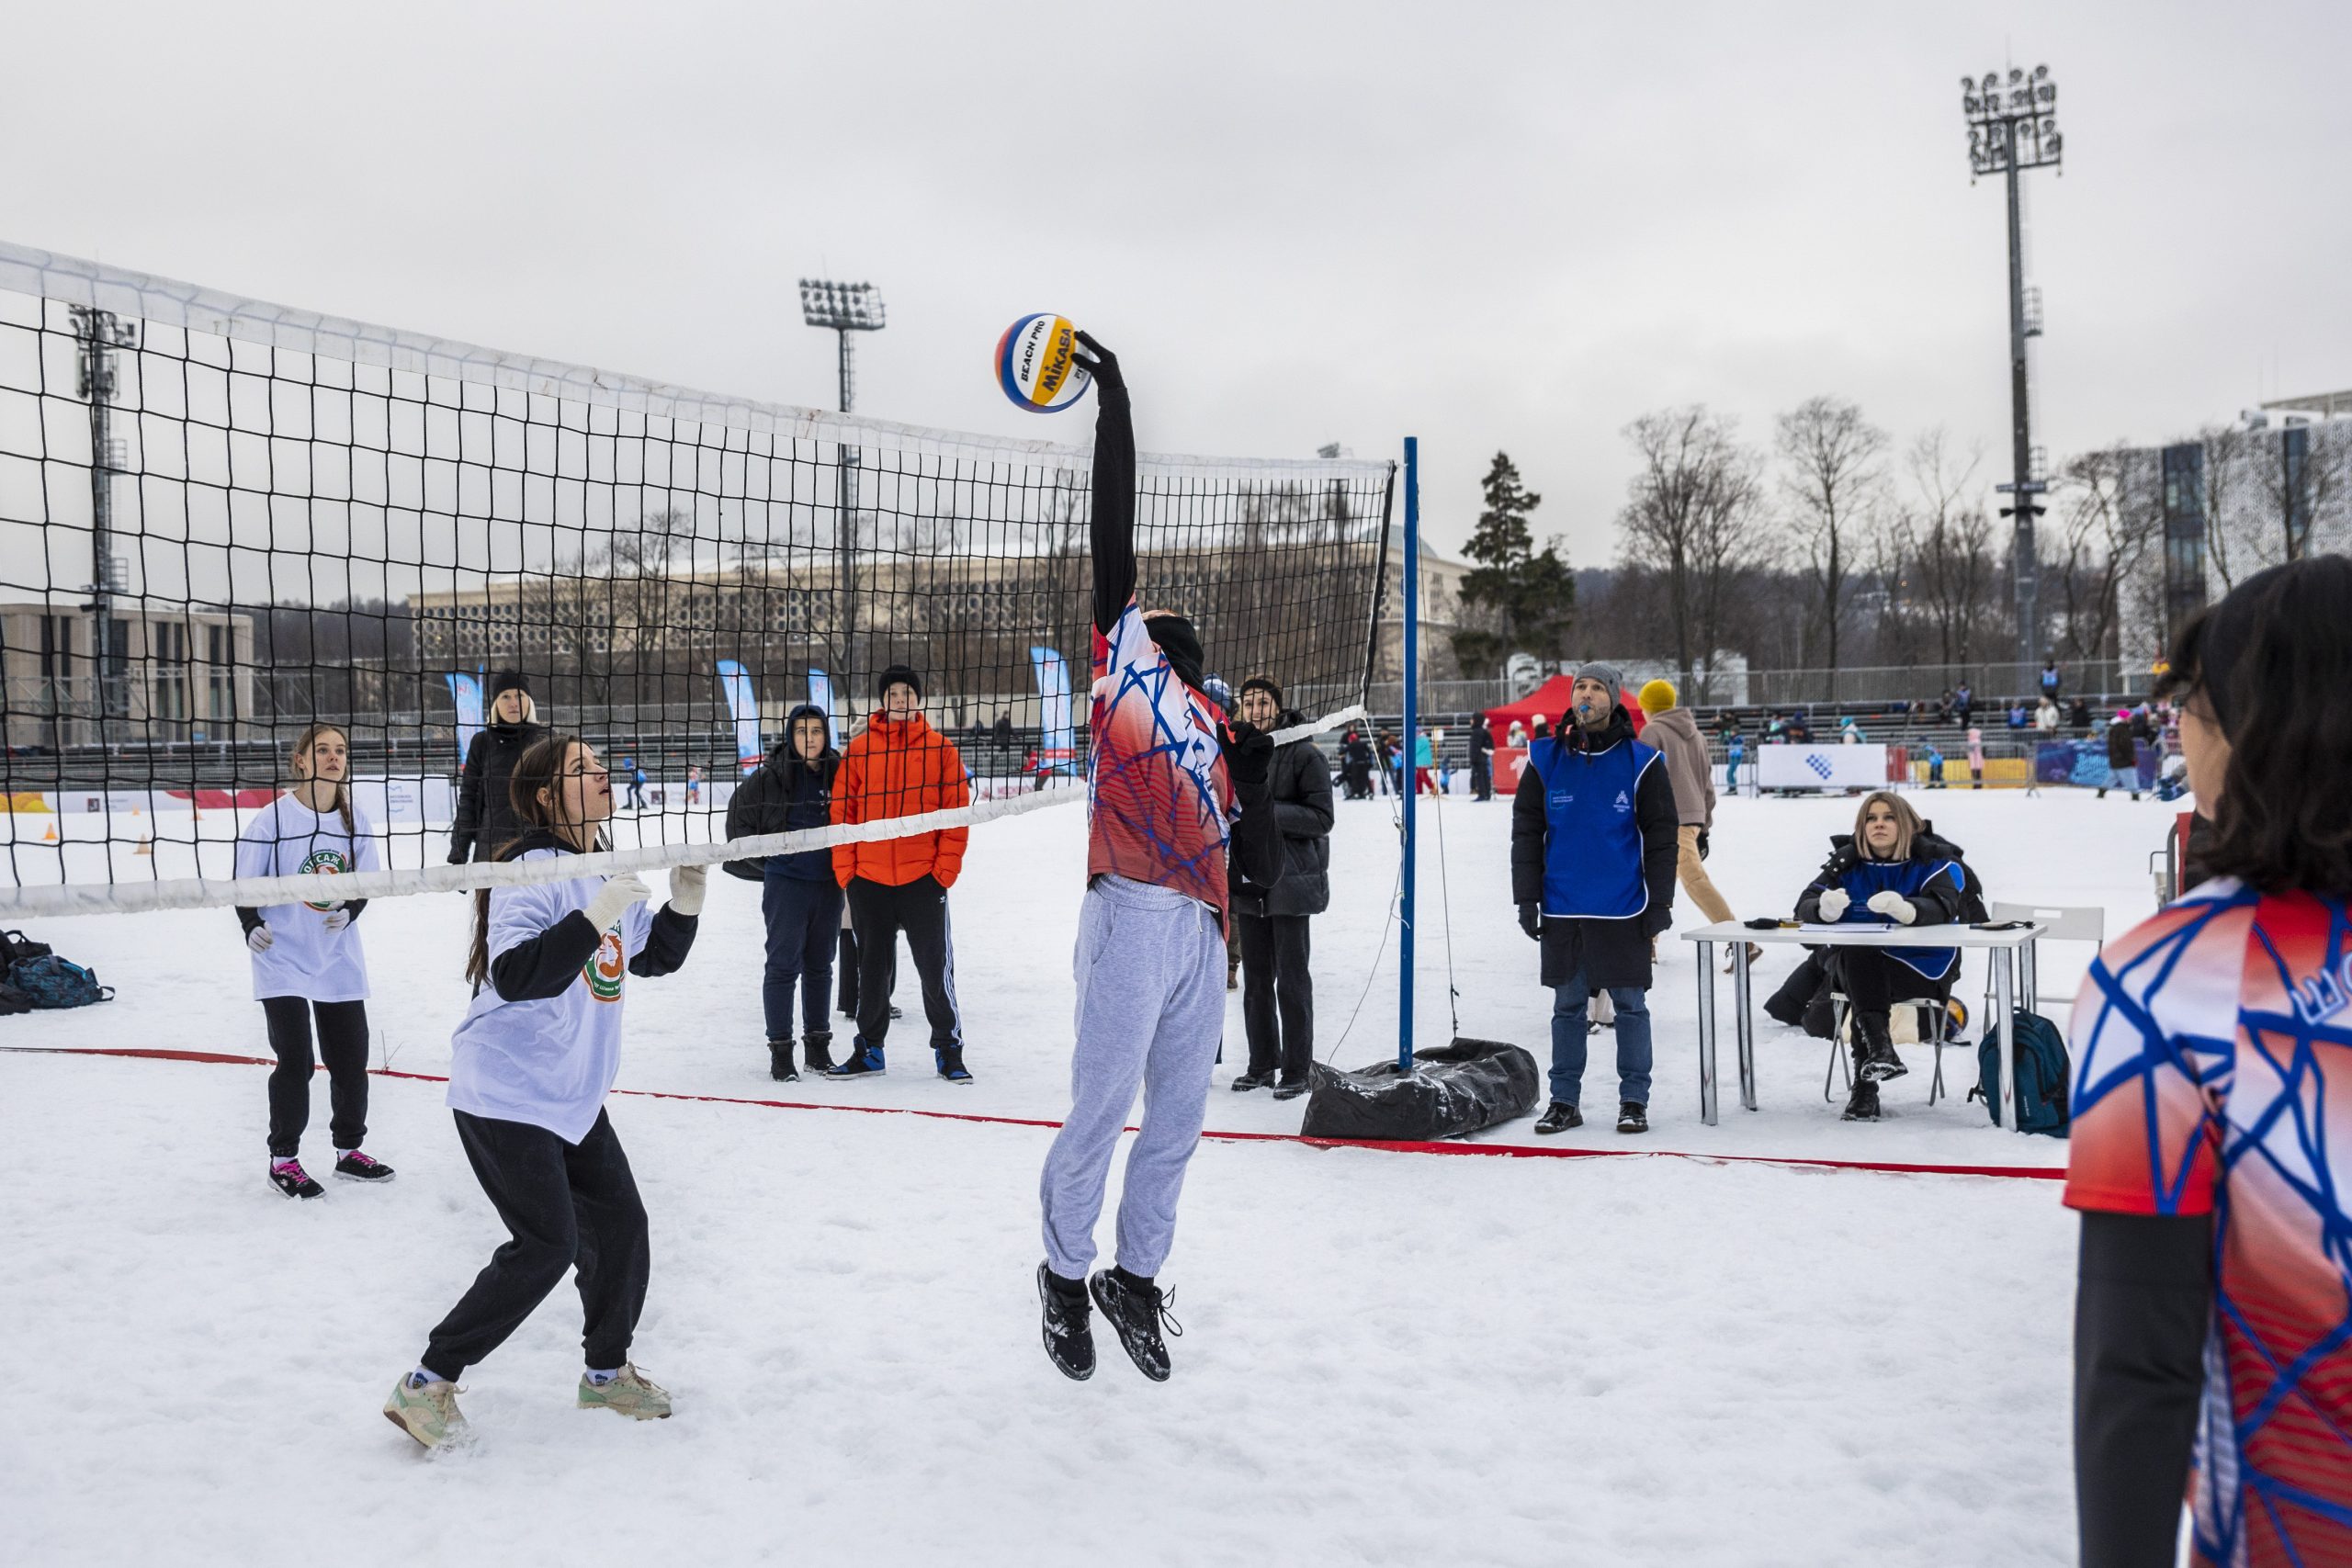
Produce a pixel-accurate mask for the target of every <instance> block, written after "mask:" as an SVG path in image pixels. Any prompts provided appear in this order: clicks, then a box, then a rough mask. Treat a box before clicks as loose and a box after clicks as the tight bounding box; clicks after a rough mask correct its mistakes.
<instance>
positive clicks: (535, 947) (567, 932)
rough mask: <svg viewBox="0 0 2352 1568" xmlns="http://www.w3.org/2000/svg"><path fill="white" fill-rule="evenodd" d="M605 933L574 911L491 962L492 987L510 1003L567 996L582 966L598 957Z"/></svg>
mask: <svg viewBox="0 0 2352 1568" xmlns="http://www.w3.org/2000/svg"><path fill="white" fill-rule="evenodd" d="M604 940H605V938H604V933H603V932H601V931H598V930H597V929H596V928H595V927H594V926H592V925H590V924H589V923H588V917H587V916H586V915H583V914H582V913H581V912H580V911H579V910H577V909H574V910H572V911H571V913H570V914H568V915H566V916H564V917H563V919H560V920H558V921H557V922H556V923H555V924H553V925H551V926H549V927H548V929H547V930H545V931H541V932H540V933H539V934H538V935H537V936H535V937H531V938H528V939H526V940H525V941H522V942H516V943H515V945H514V946H512V947H510V948H508V949H507V950H506V951H505V952H503V953H500V954H499V955H498V956H497V957H495V958H493V959H492V960H491V961H490V986H491V989H492V990H494V991H496V992H497V993H498V994H499V995H500V996H501V997H503V998H505V999H506V1000H508V1001H510V1002H536V1001H543V1000H545V999H546V998H548V997H560V996H561V995H563V991H564V987H567V986H569V985H571V982H573V981H574V980H577V979H578V978H580V966H581V965H582V964H585V963H587V962H588V960H590V959H591V958H594V956H595V955H596V948H597V945H598V944H599V943H600V942H603V941H604Z"/></svg>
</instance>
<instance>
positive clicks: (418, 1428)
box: [384, 1372, 472, 1449]
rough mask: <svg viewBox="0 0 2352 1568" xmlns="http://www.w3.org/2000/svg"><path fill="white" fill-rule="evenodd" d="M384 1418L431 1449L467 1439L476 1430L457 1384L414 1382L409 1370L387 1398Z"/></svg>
mask: <svg viewBox="0 0 2352 1568" xmlns="http://www.w3.org/2000/svg"><path fill="white" fill-rule="evenodd" d="M384 1419H385V1420H387V1421H390V1423H391V1424H392V1425H393V1426H395V1427H399V1428H400V1429H401V1431H403V1432H406V1433H407V1434H408V1435H409V1436H410V1437H412V1438H415V1439H416V1440H417V1441H418V1442H420V1443H423V1444H424V1446H425V1447H426V1448H428V1449H439V1448H447V1447H448V1446H449V1445H450V1444H452V1443H458V1442H463V1441H464V1440H465V1438H467V1436H468V1435H469V1433H470V1431H471V1430H472V1428H470V1427H468V1426H467V1425H466V1416H465V1412H463V1411H461V1410H459V1409H458V1385H457V1384H456V1383H453V1382H428V1383H412V1382H409V1374H407V1373H405V1372H403V1373H401V1381H400V1382H396V1383H394V1384H393V1385H392V1396H391V1397H390V1399H387V1400H386V1401H384Z"/></svg>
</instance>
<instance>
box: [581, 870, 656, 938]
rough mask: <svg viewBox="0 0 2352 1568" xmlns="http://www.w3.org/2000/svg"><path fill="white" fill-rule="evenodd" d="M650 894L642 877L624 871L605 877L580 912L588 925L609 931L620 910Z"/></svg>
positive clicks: (640, 902)
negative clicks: (586, 906) (594, 894)
mask: <svg viewBox="0 0 2352 1568" xmlns="http://www.w3.org/2000/svg"><path fill="white" fill-rule="evenodd" d="M652 896H653V891H652V889H650V888H649V887H648V886H645V879H644V878H643V877H641V876H639V875H638V874H637V873H635V872H633V871H625V872H622V873H621V874H619V875H618V876H608V877H606V878H605V886H602V887H599V888H598V889H596V896H595V897H594V898H591V899H589V900H588V908H586V909H585V910H584V911H582V912H583V913H585V914H586V915H587V917H588V923H589V924H590V925H592V926H594V927H595V928H596V929H597V930H598V931H609V930H611V929H612V924H613V922H614V921H615V920H617V919H620V918H621V911H622V910H624V909H626V908H628V907H629V906H630V905H631V904H642V903H644V902H645V901H646V900H647V899H648V898H650V897H652Z"/></svg>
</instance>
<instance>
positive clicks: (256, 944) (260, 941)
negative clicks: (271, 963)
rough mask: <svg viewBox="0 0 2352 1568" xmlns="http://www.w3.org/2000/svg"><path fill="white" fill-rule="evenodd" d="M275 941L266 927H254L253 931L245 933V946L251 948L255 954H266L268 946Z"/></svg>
mask: <svg viewBox="0 0 2352 1568" xmlns="http://www.w3.org/2000/svg"><path fill="white" fill-rule="evenodd" d="M276 941H277V938H276V937H274V936H272V935H270V934H269V928H268V927H267V926H266V925H264V926H255V927H254V929H253V930H251V931H247V932H246V933H245V945H246V946H247V947H250V948H252V949H253V950H254V952H255V953H267V952H268V951H269V944H270V943H271V942H276Z"/></svg>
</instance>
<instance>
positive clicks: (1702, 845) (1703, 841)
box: [1699, 828, 1707, 860]
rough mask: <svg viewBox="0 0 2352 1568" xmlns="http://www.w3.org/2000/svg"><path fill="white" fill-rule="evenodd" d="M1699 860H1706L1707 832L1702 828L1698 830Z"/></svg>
mask: <svg viewBox="0 0 2352 1568" xmlns="http://www.w3.org/2000/svg"><path fill="white" fill-rule="evenodd" d="M1699 858H1700V859H1701V860H1705V859H1706V858H1707V830H1706V829H1704V828H1702V829H1699Z"/></svg>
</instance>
